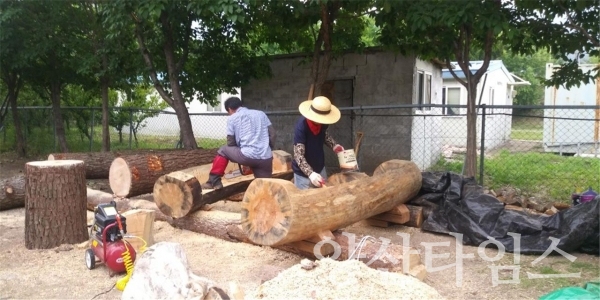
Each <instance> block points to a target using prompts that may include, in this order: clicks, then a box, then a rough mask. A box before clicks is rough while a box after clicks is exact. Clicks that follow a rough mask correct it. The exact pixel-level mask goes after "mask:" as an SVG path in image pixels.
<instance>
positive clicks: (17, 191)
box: [0, 175, 25, 210]
mask: <svg viewBox="0 0 600 300" xmlns="http://www.w3.org/2000/svg"><path fill="white" fill-rule="evenodd" d="M23 206H25V175H16V176H13V177H11V178H8V179H1V180H0V210H7V209H12V208H17V207H23Z"/></svg>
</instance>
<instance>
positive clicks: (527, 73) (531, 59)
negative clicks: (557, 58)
mask: <svg viewBox="0 0 600 300" xmlns="http://www.w3.org/2000/svg"><path fill="white" fill-rule="evenodd" d="M499 58H500V59H502V62H503V63H504V65H505V66H506V68H507V69H508V70H509V71H510V72H512V73H513V74H515V75H517V76H519V77H521V78H523V79H525V80H527V81H529V82H530V83H531V85H529V86H521V87H519V89H518V93H517V95H516V96H515V98H514V103H513V104H514V105H542V104H544V78H545V76H546V63H548V62H552V60H553V59H552V56H551V55H550V53H548V52H547V51H546V50H545V49H541V50H538V51H536V52H535V53H533V54H531V55H519V54H511V53H505V54H504V55H502V56H501V57H499Z"/></svg>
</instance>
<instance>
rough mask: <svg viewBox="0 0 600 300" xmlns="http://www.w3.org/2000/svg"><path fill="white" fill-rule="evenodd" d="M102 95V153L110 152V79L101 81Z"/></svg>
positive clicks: (103, 60) (104, 59)
mask: <svg viewBox="0 0 600 300" xmlns="http://www.w3.org/2000/svg"><path fill="white" fill-rule="evenodd" d="M106 59H107V58H106V55H103V56H102V64H103V65H104V64H105V61H106ZM100 85H101V87H100V89H101V91H100V93H101V95H102V150H101V151H102V152H108V151H110V131H109V130H110V127H109V111H108V79H107V78H106V77H102V78H101V79H100Z"/></svg>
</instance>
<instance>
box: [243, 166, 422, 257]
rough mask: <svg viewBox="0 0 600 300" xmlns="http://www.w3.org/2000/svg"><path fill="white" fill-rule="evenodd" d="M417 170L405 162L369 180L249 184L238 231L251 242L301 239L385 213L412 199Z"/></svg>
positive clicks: (417, 183) (418, 180)
mask: <svg viewBox="0 0 600 300" xmlns="http://www.w3.org/2000/svg"><path fill="white" fill-rule="evenodd" d="M421 181H422V177H421V171H420V170H419V168H418V167H417V165H416V164H414V163H413V162H410V161H396V160H392V161H389V162H384V163H383V164H382V165H381V166H379V167H378V168H377V170H375V172H374V173H373V176H372V177H369V178H364V179H361V180H355V181H351V182H347V183H343V184H340V185H337V186H332V187H324V188H320V189H308V190H299V189H297V188H296V187H295V186H294V185H293V184H292V183H291V182H289V181H285V180H280V179H263V178H259V179H256V180H254V181H253V182H252V183H251V184H250V186H249V187H248V189H247V191H246V194H245V195H244V200H243V201H242V226H243V228H244V231H245V232H246V234H247V235H248V237H249V238H250V240H252V241H253V242H254V243H257V244H260V245H269V246H276V245H282V244H287V243H291V242H295V241H301V240H305V239H307V238H310V237H312V236H315V235H317V233H318V232H321V231H326V230H330V231H333V230H336V229H339V228H343V227H345V226H348V225H351V224H353V223H355V222H358V221H360V220H363V219H366V218H369V217H371V216H374V215H377V214H380V213H383V212H385V211H388V210H390V209H392V208H394V207H396V206H398V205H399V204H402V203H405V202H407V201H408V200H410V199H411V198H412V197H414V196H415V195H417V193H418V192H419V190H420V189H421Z"/></svg>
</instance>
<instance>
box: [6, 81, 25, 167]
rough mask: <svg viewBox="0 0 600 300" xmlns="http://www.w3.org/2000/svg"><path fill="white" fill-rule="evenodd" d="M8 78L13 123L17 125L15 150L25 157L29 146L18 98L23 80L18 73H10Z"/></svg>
mask: <svg viewBox="0 0 600 300" xmlns="http://www.w3.org/2000/svg"><path fill="white" fill-rule="evenodd" d="M9 76H10V78H9V79H8V102H9V103H10V110H11V113H12V118H13V124H14V125H15V137H16V140H17V148H16V149H15V151H16V152H17V155H18V156H19V157H25V155H27V148H26V144H25V136H24V135H23V126H21V125H23V124H21V117H20V115H19V109H18V108H17V99H18V98H19V90H20V87H21V80H20V78H19V79H18V78H17V75H15V74H10V75H9Z"/></svg>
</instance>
